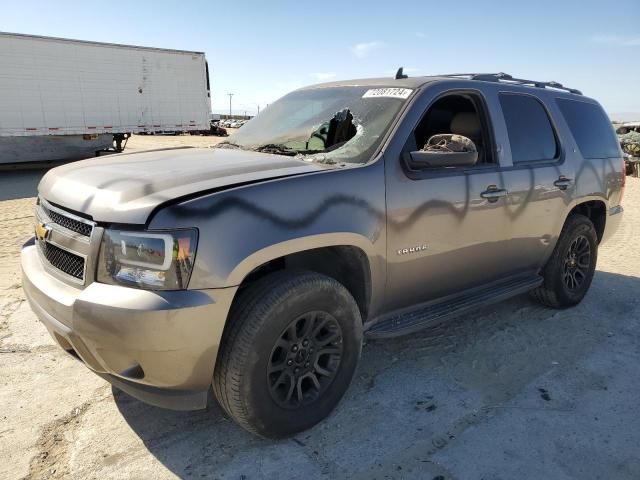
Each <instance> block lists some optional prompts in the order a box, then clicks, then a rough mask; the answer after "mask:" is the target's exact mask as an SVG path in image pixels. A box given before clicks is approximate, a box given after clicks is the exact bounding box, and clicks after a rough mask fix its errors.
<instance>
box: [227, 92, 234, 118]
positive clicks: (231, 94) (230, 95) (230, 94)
mask: <svg viewBox="0 0 640 480" xmlns="http://www.w3.org/2000/svg"><path fill="white" fill-rule="evenodd" d="M227 95H229V119H231V98H232V97H233V96H234V95H235V94H234V93H227Z"/></svg>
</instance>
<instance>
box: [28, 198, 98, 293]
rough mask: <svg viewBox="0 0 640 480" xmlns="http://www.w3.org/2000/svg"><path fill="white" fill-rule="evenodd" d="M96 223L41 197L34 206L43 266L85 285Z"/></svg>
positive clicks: (68, 279) (60, 275) (38, 244)
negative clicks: (35, 206)
mask: <svg viewBox="0 0 640 480" xmlns="http://www.w3.org/2000/svg"><path fill="white" fill-rule="evenodd" d="M95 229H96V224H95V222H92V221H90V220H87V219H85V218H82V217H79V216H77V215H75V214H73V213H70V212H67V211H66V210H63V209H62V208H59V207H57V206H54V205H51V204H50V203H49V202H47V201H46V200H45V199H43V198H40V199H39V202H38V206H37V208H36V238H37V247H38V251H39V254H40V259H41V260H42V262H43V264H44V266H45V268H46V269H47V270H48V271H49V273H51V274H52V275H55V276H58V277H61V279H62V280H64V281H67V282H71V283H78V284H81V285H85V283H86V281H87V278H86V274H87V268H88V265H90V261H89V260H90V255H92V253H93V248H94V247H95V245H94V244H93V243H92V239H93V237H95V235H94V233H95Z"/></svg>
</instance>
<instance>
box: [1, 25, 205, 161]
mask: <svg viewBox="0 0 640 480" xmlns="http://www.w3.org/2000/svg"><path fill="white" fill-rule="evenodd" d="M0 92H1V93H0V99H1V102H0V104H1V105H2V106H1V107H0V164H5V163H22V162H36V161H57V160H74V159H81V158H86V157H88V156H93V155H94V154H95V153H96V152H97V151H101V150H104V149H106V148H108V147H112V146H113V149H114V150H116V151H121V150H123V149H124V146H125V143H126V142H125V141H126V139H127V138H128V137H129V136H130V134H131V133H154V132H155V133H159V132H166V133H170V134H175V133H176V132H184V131H189V130H202V129H206V128H208V127H209V112H210V110H211V107H210V98H209V79H208V68H207V62H206V59H205V55H204V53H200V52H186V51H180V50H166V49H160V48H146V47H136V46H128V45H114V44H107V43H97V42H86V41H81V40H68V39H61V38H51V37H40V36H34V35H23V34H15V33H0Z"/></svg>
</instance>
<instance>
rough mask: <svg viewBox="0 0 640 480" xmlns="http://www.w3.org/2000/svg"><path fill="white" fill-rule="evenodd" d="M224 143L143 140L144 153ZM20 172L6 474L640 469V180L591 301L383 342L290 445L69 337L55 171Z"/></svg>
mask: <svg viewBox="0 0 640 480" xmlns="http://www.w3.org/2000/svg"><path fill="white" fill-rule="evenodd" d="M216 140H219V139H216V138H215V137H208V138H207V137H200V138H197V137H186V136H185V137H134V139H133V141H132V143H131V144H130V149H131V150H135V149H136V148H137V149H144V148H149V147H151V146H157V145H175V144H176V143H180V144H193V143H196V142H197V143H198V144H200V145H205V146H206V145H209V144H211V143H212V142H213V141H216ZM200 142H202V143H200ZM12 175H13V174H8V173H6V172H0V192H2V195H4V197H2V198H14V199H13V200H5V201H2V202H0V247H1V248H0V478H2V479H5V478H6V479H18V478H74V479H89V478H96V479H97V478H100V479H111V478H113V479H115V478H154V479H155V478H158V479H161V478H175V477H180V478H219V479H254V478H278V479H286V478H321V477H324V478H361V479H369V478H378V479H384V478H421V479H429V480H431V479H433V480H436V479H437V480H444V479H447V480H449V479H529V478H532V479H533V478H535V479H538V478H551V479H578V478H579V479H592V478H593V479H596V478H600V479H607V480H608V479H638V478H640V450H639V449H640V447H639V445H640V415H638V399H639V398H640V381H639V380H640V368H639V367H638V365H640V301H639V298H640V296H639V295H638V291H639V289H640V227H639V225H640V179H635V178H628V179H627V187H626V193H625V199H624V202H623V205H624V207H625V218H624V221H623V224H622V226H621V228H620V230H619V231H618V233H617V235H616V236H615V237H614V238H613V239H612V240H611V241H610V242H608V243H607V244H605V245H603V246H601V248H600V253H599V259H598V271H597V273H596V276H595V279H594V282H593V285H592V287H591V290H590V292H589V293H588V295H587V297H586V298H585V300H584V301H583V302H582V304H580V305H579V306H578V307H576V308H573V309H570V310H566V311H554V310H550V309H547V308H544V307H542V306H540V305H538V304H536V303H535V302H533V301H532V300H530V299H529V298H528V297H527V296H520V297H517V298H515V299H513V300H510V301H507V302H503V303H500V304H498V305H495V306H492V307H489V308H486V309H483V310H481V311H478V312H476V313H474V314H472V315H466V316H464V317H461V318H459V319H456V320H453V321H450V322H448V323H446V324H444V325H441V326H439V327H436V328H433V329H430V330H427V331H423V332H421V333H419V334H416V335H412V336H411V337H408V338H398V339H394V340H387V341H376V342H369V343H368V344H366V345H365V347H364V350H363V357H362V361H361V364H360V367H359V370H358V372H357V375H356V378H355V380H354V382H353V384H352V386H351V389H350V390H349V392H348V394H347V395H346V397H345V399H344V401H343V402H342V403H341V404H340V406H339V407H338V409H337V411H336V412H335V413H334V414H333V415H332V416H331V417H330V418H329V419H327V420H326V421H324V422H322V423H321V424H320V425H319V426H317V427H316V428H314V429H312V430H311V431H309V432H305V433H303V434H300V435H298V436H297V437H296V438H294V439H291V440H286V441H279V442H273V441H265V440H261V439H258V438H255V437H253V436H251V435H250V434H248V433H245V432H244V431H243V430H241V429H240V428H239V427H237V426H236V425H235V424H234V423H233V422H232V421H231V420H229V418H227V417H226V416H225V414H224V413H223V412H222V411H221V409H220V408H219V407H218V406H217V405H216V404H215V402H213V401H212V403H211V404H210V406H209V408H208V409H207V410H204V411H200V412H172V411H166V410H161V409H158V408H154V407H150V406H147V405H144V404H142V403H140V402H138V401H136V400H133V399H131V398H130V397H128V396H127V395H126V394H123V393H121V392H119V391H117V390H114V389H112V388H111V387H110V386H109V385H108V384H107V383H106V382H105V381H103V380H102V379H100V378H99V377H97V376H96V375H94V374H92V373H91V372H90V371H89V370H88V369H86V368H85V367H84V366H83V365H82V364H80V363H79V362H78V361H76V360H74V359H73V358H71V357H70V356H68V355H67V354H66V353H64V352H63V351H61V350H60V349H59V348H58V347H57V346H55V345H54V343H53V341H52V340H51V339H50V338H49V336H48V334H47V332H46V330H45V328H44V327H43V326H42V325H41V324H40V323H39V322H38V321H37V319H36V317H35V315H34V314H33V313H32V312H31V311H30V309H29V307H28V305H27V303H26V302H25V299H24V295H23V292H22V289H21V284H20V273H19V251H20V246H21V245H22V243H23V242H24V241H26V240H27V239H28V238H29V236H30V235H31V232H32V230H33V227H32V210H33V206H34V199H33V198H31V197H33V194H34V192H35V185H36V183H37V181H38V178H39V176H40V175H41V173H40V172H38V171H32V172H29V173H24V174H23V177H21V178H22V179H21V180H20V181H17V180H16V177H13V176H12ZM20 182H21V183H20ZM19 197H29V198H21V199H20V198H19Z"/></svg>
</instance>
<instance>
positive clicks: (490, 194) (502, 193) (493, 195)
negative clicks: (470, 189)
mask: <svg viewBox="0 0 640 480" xmlns="http://www.w3.org/2000/svg"><path fill="white" fill-rule="evenodd" d="M507 193H509V192H508V191H507V190H505V189H504V188H498V187H496V186H495V185H489V186H488V187H487V189H486V190H485V191H484V192H482V193H481V194H480V196H481V197H482V198H484V199H486V200H488V201H489V202H491V203H494V202H497V201H498V199H499V198H502V197H506V196H507Z"/></svg>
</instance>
